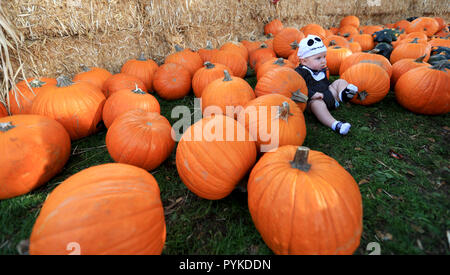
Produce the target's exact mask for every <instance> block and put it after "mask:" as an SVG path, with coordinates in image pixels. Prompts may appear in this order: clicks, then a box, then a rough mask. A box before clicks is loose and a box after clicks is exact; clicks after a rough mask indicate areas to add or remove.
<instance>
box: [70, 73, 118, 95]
mask: <svg viewBox="0 0 450 275" xmlns="http://www.w3.org/2000/svg"><path fill="white" fill-rule="evenodd" d="M86 70H87V71H84V72H80V73H77V74H76V75H75V76H74V77H73V81H74V82H77V81H86V82H89V83H91V84H92V85H94V86H97V87H98V88H100V89H101V90H102V92H103V93H104V94H105V93H106V91H104V90H103V85H104V84H105V81H106V80H107V79H108V78H110V77H111V76H112V73H110V72H109V71H108V70H106V69H103V68H98V67H91V68H86Z"/></svg>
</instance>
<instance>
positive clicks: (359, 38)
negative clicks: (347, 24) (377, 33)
mask: <svg viewBox="0 0 450 275" xmlns="http://www.w3.org/2000/svg"><path fill="white" fill-rule="evenodd" d="M352 39H353V41H356V42H358V43H359V45H361V49H362V51H370V50H372V49H373V48H374V47H375V43H374V42H373V37H372V35H370V34H356V35H353V36H352Z"/></svg>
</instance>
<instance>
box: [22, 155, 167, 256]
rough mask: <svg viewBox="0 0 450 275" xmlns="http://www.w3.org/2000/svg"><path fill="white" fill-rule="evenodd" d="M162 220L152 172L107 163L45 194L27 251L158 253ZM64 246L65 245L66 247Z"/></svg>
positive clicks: (163, 228)
mask: <svg viewBox="0 0 450 275" xmlns="http://www.w3.org/2000/svg"><path fill="white" fill-rule="evenodd" d="M165 240H166V223H165V218H164V208H163V205H162V202H161V196H160V190H159V186H158V183H157V182H156V180H155V178H154V177H153V176H152V175H151V174H150V173H148V172H147V171H145V170H144V169H142V168H139V167H136V166H132V165H128V164H123V163H108V164H102V165H98V166H93V167H90V168H87V169H84V170H82V171H80V172H78V173H76V174H74V175H72V176H70V177H69V178H67V179H66V180H64V181H63V182H62V183H61V184H59V185H58V186H57V187H56V188H55V189H54V190H53V191H52V192H51V193H50V194H49V195H48V197H47V199H46V200H45V202H44V205H43V206H42V209H41V211H40V212H39V216H38V217H37V219H36V222H35V223H34V225H33V229H32V232H31V236H30V254H31V255H42V254H44V255H48V254H51V255H68V254H70V252H71V251H70V246H69V245H71V244H75V245H77V248H78V250H77V251H75V252H77V253H79V254H81V255H101V254H111V255H133V254H145V255H150V254H161V252H162V251H163V248H164V243H165ZM68 249H69V250H68Z"/></svg>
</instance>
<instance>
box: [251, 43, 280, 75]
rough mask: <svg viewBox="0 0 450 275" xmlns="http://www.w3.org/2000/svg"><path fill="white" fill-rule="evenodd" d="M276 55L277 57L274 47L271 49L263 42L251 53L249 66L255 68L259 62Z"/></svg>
mask: <svg viewBox="0 0 450 275" xmlns="http://www.w3.org/2000/svg"><path fill="white" fill-rule="evenodd" d="M275 57H277V55H276V54H275V52H274V51H273V50H272V49H269V48H268V47H267V45H266V44H264V43H262V44H261V46H260V47H259V48H258V49H256V50H254V51H252V53H251V54H250V57H249V66H250V68H252V69H255V67H256V66H257V65H258V63H262V62H265V61H268V60H269V59H272V58H275Z"/></svg>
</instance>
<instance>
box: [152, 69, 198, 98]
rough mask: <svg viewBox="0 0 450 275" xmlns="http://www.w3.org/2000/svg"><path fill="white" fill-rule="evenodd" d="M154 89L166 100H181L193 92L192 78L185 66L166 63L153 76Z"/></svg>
mask: <svg viewBox="0 0 450 275" xmlns="http://www.w3.org/2000/svg"><path fill="white" fill-rule="evenodd" d="M153 88H154V89H155V91H156V93H157V94H158V95H159V96H160V97H162V98H164V99H167V100H175V99H180V98H183V97H185V96H186V95H188V94H189V92H190V91H191V88H192V76H191V74H190V72H189V71H188V70H187V69H186V67H184V66H183V65H180V64H177V63H166V64H163V65H161V66H159V68H158V70H156V72H155V74H154V75H153Z"/></svg>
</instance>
